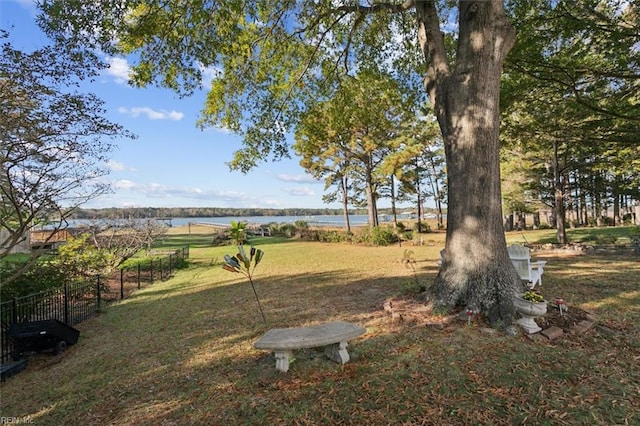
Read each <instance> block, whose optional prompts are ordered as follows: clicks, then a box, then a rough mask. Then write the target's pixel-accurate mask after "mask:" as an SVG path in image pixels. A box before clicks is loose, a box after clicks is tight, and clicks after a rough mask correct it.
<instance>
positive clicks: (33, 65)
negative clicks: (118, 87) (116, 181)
mask: <svg viewBox="0 0 640 426" xmlns="http://www.w3.org/2000/svg"><path fill="white" fill-rule="evenodd" d="M0 36H1V38H3V39H6V38H7V34H6V33H4V32H2V33H0ZM96 66H97V64H96V63H93V62H91V61H89V62H87V61H85V60H84V59H83V58H82V57H81V56H77V57H71V58H69V57H68V56H66V55H64V54H63V53H62V52H60V51H59V50H58V49H56V47H55V46H48V47H44V48H42V49H39V50H36V51H33V52H30V53H26V52H22V51H20V50H17V49H15V48H13V47H12V45H11V43H10V42H8V41H5V43H4V44H3V46H2V55H1V56H0V141H1V143H2V145H1V146H2V147H1V148H0V161H1V167H0V173H1V177H0V228H2V229H3V230H5V231H8V232H6V233H3V235H7V237H6V238H4V239H3V241H0V247H1V248H0V257H4V256H5V255H7V254H8V253H9V252H10V251H11V248H12V247H13V246H14V245H16V244H17V243H18V242H19V241H20V240H21V239H23V238H25V235H26V234H27V233H28V232H29V230H30V229H32V228H33V227H34V226H37V225H42V224H47V223H48V222H49V221H50V220H53V221H54V222H53V224H52V227H53V230H56V229H60V228H63V227H66V219H67V218H68V217H69V215H70V214H71V213H72V212H73V211H74V209H76V208H77V207H78V206H80V205H82V204H83V203H86V202H87V201H88V200H91V199H93V198H95V197H97V196H98V195H101V194H103V193H104V192H105V191H107V190H108V186H107V184H106V183H105V182H104V181H103V180H101V177H103V176H104V175H105V174H106V173H108V170H107V169H106V167H105V162H106V160H107V159H108V157H107V155H108V153H109V152H110V150H111V148H112V144H111V142H110V140H111V139H113V138H115V137H128V136H131V134H129V133H128V132H126V131H124V130H123V129H122V127H120V126H119V125H117V124H114V123H112V122H110V121H109V120H107V119H106V118H104V114H105V111H104V109H103V108H102V101H101V100H99V99H98V98H96V97H95V96H94V95H92V94H84V93H79V92H77V91H75V90H73V86H74V84H77V81H78V79H81V78H85V77H90V76H91V75H93V73H95V72H97V68H92V67H96ZM51 235H53V233H52V234H51ZM38 254H39V253H38V252H37V251H36V252H33V253H32V260H35V258H36V257H37V256H38ZM28 265H29V262H27V263H25V268H26V267H28ZM21 272H22V270H19V271H16V273H15V274H13V275H14V276H13V277H8V278H6V279H5V280H4V281H5V282H8V281H10V279H12V278H15V276H17V275H18V274H19V273H21Z"/></svg>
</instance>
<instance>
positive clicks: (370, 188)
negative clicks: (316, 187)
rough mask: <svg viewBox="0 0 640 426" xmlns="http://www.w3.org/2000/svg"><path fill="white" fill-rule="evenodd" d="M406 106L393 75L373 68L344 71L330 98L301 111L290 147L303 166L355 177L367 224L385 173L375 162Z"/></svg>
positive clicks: (373, 221) (372, 222)
mask: <svg viewBox="0 0 640 426" xmlns="http://www.w3.org/2000/svg"><path fill="white" fill-rule="evenodd" d="M368 87H376V91H375V92H373V91H369V90H367V88H368ZM411 112H412V111H411V110H410V109H409V110H408V109H406V108H405V107H404V106H403V99H402V96H401V92H400V89H399V87H398V85H397V84H396V83H395V81H393V80H391V79H389V78H388V76H384V74H380V73H379V71H378V70H366V71H364V70H363V71H361V72H360V73H359V74H358V75H357V76H355V77H347V78H346V79H345V80H344V81H343V82H342V83H341V84H340V87H339V88H338V89H337V91H336V93H335V94H334V96H333V97H332V98H331V99H330V100H328V101H325V102H321V103H319V104H318V105H317V106H316V107H314V108H311V109H310V110H309V111H308V113H307V114H305V115H304V116H303V117H302V120H301V123H300V124H299V126H298V129H297V131H296V135H295V139H296V143H295V145H294V149H295V150H296V152H297V154H298V155H300V156H301V158H302V160H301V161H300V164H301V165H302V166H303V167H305V168H306V169H307V170H310V171H318V170H323V171H329V170H336V167H339V170H342V171H344V170H348V171H349V175H348V176H347V177H349V176H350V177H351V178H354V179H357V180H359V181H361V182H362V183H363V184H364V189H365V194H366V205H367V212H368V223H369V226H377V225H378V211H377V199H378V197H379V196H380V193H379V188H380V186H382V185H384V184H385V183H386V180H387V176H388V174H387V173H383V172H381V170H380V165H381V164H382V163H383V161H384V159H385V157H386V156H387V154H388V153H389V150H390V145H389V143H390V140H391V139H392V138H393V133H394V131H395V130H396V128H397V127H398V123H399V122H400V121H401V119H402V118H403V116H404V115H405V114H407V113H408V114H410V113H411ZM332 164H333V165H332ZM341 165H344V166H342V167H340V166H341ZM346 165H348V168H347V167H346ZM341 174H344V173H341ZM316 177H321V176H318V175H317V174H316Z"/></svg>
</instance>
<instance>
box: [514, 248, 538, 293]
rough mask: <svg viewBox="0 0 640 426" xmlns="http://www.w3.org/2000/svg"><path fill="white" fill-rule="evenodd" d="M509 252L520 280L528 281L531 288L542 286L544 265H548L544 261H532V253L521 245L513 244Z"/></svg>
mask: <svg viewBox="0 0 640 426" xmlns="http://www.w3.org/2000/svg"><path fill="white" fill-rule="evenodd" d="M507 251H508V252H509V258H510V259H511V263H513V266H514V267H515V268H516V271H518V275H520V279H521V280H523V281H527V282H528V285H529V288H534V287H535V286H536V284H537V285H540V286H541V285H542V274H543V273H544V265H546V264H547V262H546V261H544V260H538V261H535V262H532V261H531V252H530V251H529V249H528V248H527V247H525V246H522V245H520V244H512V245H510V246H509V247H507Z"/></svg>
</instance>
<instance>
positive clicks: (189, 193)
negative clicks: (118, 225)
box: [0, 0, 385, 208]
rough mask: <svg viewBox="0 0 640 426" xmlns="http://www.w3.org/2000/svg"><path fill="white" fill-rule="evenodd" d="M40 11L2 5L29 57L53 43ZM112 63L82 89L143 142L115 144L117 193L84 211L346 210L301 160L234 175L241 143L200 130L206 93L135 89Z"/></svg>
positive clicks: (1, 13)
mask: <svg viewBox="0 0 640 426" xmlns="http://www.w3.org/2000/svg"><path fill="white" fill-rule="evenodd" d="M36 12H37V11H36V8H35V7H34V6H33V3H32V2H31V0H0V27H2V28H3V29H6V30H8V31H9V32H10V39H11V41H12V43H13V44H14V47H16V48H20V49H23V50H26V51H30V50H33V49H35V48H37V47H38V46H39V45H41V44H43V43H46V41H47V39H46V37H45V36H44V35H43V34H42V33H41V32H40V30H39V28H38V27H37V26H36V25H35V22H34V18H35V14H36ZM109 61H110V63H111V68H110V69H109V70H107V71H106V72H103V73H102V75H101V76H100V78H98V79H97V80H96V81H95V82H93V83H87V84H85V86H84V88H83V89H84V91H86V92H93V93H95V94H96V95H98V96H99V97H100V98H101V99H102V100H104V101H105V109H106V110H107V112H108V113H107V118H109V119H110V120H112V121H114V122H116V123H119V124H121V125H122V126H124V127H125V128H126V129H128V130H130V131H132V132H133V133H136V134H137V135H138V139H136V140H130V139H122V140H117V141H116V144H117V148H116V149H115V150H114V151H113V153H112V156H111V157H112V158H111V161H110V162H109V164H108V167H109V169H110V170H111V172H110V174H109V177H108V178H109V180H110V182H111V184H112V187H113V190H114V192H113V193H112V194H108V195H105V196H102V197H100V198H98V199H95V200H92V201H91V202H90V203H88V204H86V205H84V207H87V208H103V207H132V206H133V207H235V208H242V207H261V208H325V207H328V208H340V205H339V204H324V203H323V202H322V194H323V188H324V183H323V182H321V181H316V180H314V179H313V178H311V177H310V176H309V175H307V174H305V172H304V169H302V168H301V167H300V166H299V164H298V159H296V158H292V159H291V160H286V161H280V162H277V163H273V162H269V163H263V164H261V165H260V166H259V167H258V168H256V169H255V170H253V171H251V172H250V173H248V174H246V175H243V174H242V173H240V172H231V171H229V169H228V167H227V166H226V164H225V163H227V162H229V161H230V160H231V158H232V155H233V152H234V151H235V150H237V149H238V148H240V147H241V141H240V138H239V137H237V136H235V135H233V134H230V133H228V132H225V131H223V130H219V129H208V130H205V131H202V130H199V129H197V128H196V125H195V123H196V120H197V119H198V117H199V113H200V110H201V109H202V107H203V106H204V99H205V93H204V92H200V93H196V94H195V95H193V96H191V97H190V98H187V99H179V98H178V97H177V96H176V95H175V94H174V93H173V92H172V91H169V90H165V89H159V88H147V89H135V88H132V87H129V86H128V85H127V82H126V78H127V77H126V76H127V67H128V64H127V61H126V59H125V58H110V59H109ZM379 207H385V206H384V205H382V203H381V205H380V206H379Z"/></svg>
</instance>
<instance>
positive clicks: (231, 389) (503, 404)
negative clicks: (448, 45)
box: [0, 231, 640, 425]
mask: <svg viewBox="0 0 640 426" xmlns="http://www.w3.org/2000/svg"><path fill="white" fill-rule="evenodd" d="M536 232H537V231H536ZM440 235H441V234H438V233H434V234H425V236H426V238H429V236H433V238H434V240H433V243H430V244H424V245H422V246H415V247H411V250H413V252H414V254H413V258H414V259H415V264H414V266H415V275H414V270H413V269H410V268H407V267H406V264H405V263H404V262H403V258H404V251H405V249H406V247H404V246H403V247H399V246H397V245H395V246H388V247H365V246H357V245H350V244H330V243H319V242H301V241H292V240H282V239H275V238H268V237H265V238H264V239H262V238H261V239H257V238H256V239H255V240H254V239H252V240H251V243H252V244H255V245H256V246H259V247H260V248H261V249H262V250H264V251H265V257H264V259H263V261H262V263H261V264H260V265H259V266H258V268H257V269H256V271H255V276H254V280H255V284H256V289H257V292H258V294H259V296H260V300H261V302H262V305H263V308H264V311H265V315H266V319H267V321H268V325H266V326H265V325H264V324H263V322H262V318H261V316H260V312H259V310H258V307H257V305H256V302H255V299H254V296H253V293H252V290H251V286H250V285H249V283H248V282H247V281H246V279H244V278H243V277H241V276H240V275H239V274H234V273H230V272H227V271H225V270H223V269H222V263H223V258H224V255H225V254H230V255H233V254H235V248H234V247H233V246H222V247H212V246H210V245H207V244H206V243H205V239H204V238H202V239H198V238H200V237H197V236H194V238H196V241H199V242H198V243H196V244H195V245H191V250H190V257H191V259H190V263H189V265H188V267H187V268H186V269H182V270H179V271H176V273H175V274H174V276H173V277H172V278H171V279H169V280H167V281H163V282H156V283H154V284H153V285H151V286H148V287H146V288H144V289H142V290H140V291H138V292H137V293H135V295H134V296H132V297H131V298H129V299H125V300H124V301H122V302H120V303H117V304H115V305H112V306H110V307H109V308H107V309H106V311H105V312H104V313H103V314H101V315H100V316H98V317H96V318H93V319H91V320H89V321H86V322H84V323H81V324H79V325H78V326H77V327H78V328H79V329H80V330H81V337H80V341H79V342H78V344H77V345H74V346H71V347H70V348H69V349H68V351H67V352H66V353H64V354H63V355H61V356H57V357H54V356H51V355H49V354H42V355H35V356H33V357H32V358H31V359H30V362H29V366H28V368H27V370H26V371H24V372H22V373H20V374H18V375H16V376H14V377H12V378H10V379H9V380H7V381H6V382H4V383H2V385H1V386H2V388H1V391H2V400H1V402H0V408H1V412H2V415H3V416H10V417H20V418H22V417H28V418H30V419H31V420H32V421H33V423H34V424H136V425H158V424H180V423H190V424H309V425H317V424H403V423H404V424H495V425H510V424H634V423H638V422H640V417H639V416H638V412H637V407H638V406H640V392H639V389H638V383H640V371H639V370H638V368H637V365H638V362H639V359H638V354H639V353H640V343H639V342H640V330H639V326H638V324H640V309H639V306H640V299H639V298H640V289H639V288H638V281H637V277H638V276H640V262H638V260H637V258H634V257H633V255H628V256H625V255H622V254H616V255H610V254H598V253H590V254H583V253H573V252H572V253H557V252H552V251H550V252H543V251H541V252H536V253H535V254H534V257H539V258H542V259H544V260H547V261H548V263H547V267H546V268H545V275H544V279H543V286H542V292H543V294H544V295H545V297H546V298H547V299H550V298H553V297H554V296H562V297H564V298H565V300H566V301H567V302H568V303H569V308H570V309H571V307H580V308H582V309H591V310H593V311H594V312H596V314H597V315H598V317H599V323H600V324H601V325H604V326H606V332H605V331H601V330H598V329H592V330H590V331H589V332H587V333H586V334H583V335H575V336H567V337H565V338H560V339H558V340H556V341H553V342H548V341H544V340H543V341H532V340H530V339H528V338H526V337H524V336H506V335H503V334H486V333H484V332H483V331H482V330H481V328H480V327H478V326H470V327H468V326H466V325H464V324H461V325H456V326H453V327H448V328H445V329H443V330H436V329H431V328H426V327H424V326H416V325H412V324H409V323H400V322H397V321H392V320H391V318H390V317H389V316H387V314H386V313H385V312H384V311H383V309H382V305H383V303H384V302H385V301H386V300H387V299H389V298H390V297H393V296H395V295H398V294H401V293H402V292H403V291H405V290H406V286H407V283H408V282H413V281H414V279H415V278H416V277H417V279H418V280H419V281H420V282H424V283H430V282H431V281H432V280H433V279H434V277H435V276H436V274H437V268H438V267H437V264H436V261H437V260H438V259H439V251H440V250H441V249H442V241H443V240H438V241H437V242H436V240H435V238H439V236H440ZM526 235H527V239H529V235H533V234H526ZM514 236H515V235H514ZM536 238H537V237H536ZM165 240H166V241H165V245H166V246H168V247H173V244H174V242H175V248H179V247H181V246H182V245H184V244H185V243H186V242H188V238H187V237H185V236H183V235H179V236H177V237H176V239H175V241H174V240H173V237H172V236H170V235H169V236H167V237H166V239H165ZM534 240H535V241H537V240H536V239H534V238H531V239H530V240H529V241H530V242H532V241H534ZM338 319H341V320H346V321H351V322H355V323H358V324H361V325H362V326H365V327H366V328H367V333H366V334H365V335H363V336H362V337H360V338H358V339H355V340H353V341H352V342H351V344H350V347H349V353H350V355H351V361H350V362H349V363H347V364H345V365H338V364H335V363H333V362H331V361H328V360H327V359H325V358H324V356H323V355H322V353H321V352H319V351H317V350H315V349H309V350H304V351H298V352H296V361H295V362H293V363H292V364H291V368H290V370H289V372H288V373H286V374H283V373H278V372H277V371H276V369H275V361H274V359H273V356H272V355H271V354H269V353H267V352H264V351H258V350H255V349H254V348H253V342H255V340H256V339H257V338H258V337H259V336H260V335H261V334H262V333H264V332H265V331H266V330H267V329H268V328H271V327H290V326H301V325H308V324H316V323H320V322H326V321H332V320H338Z"/></svg>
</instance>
